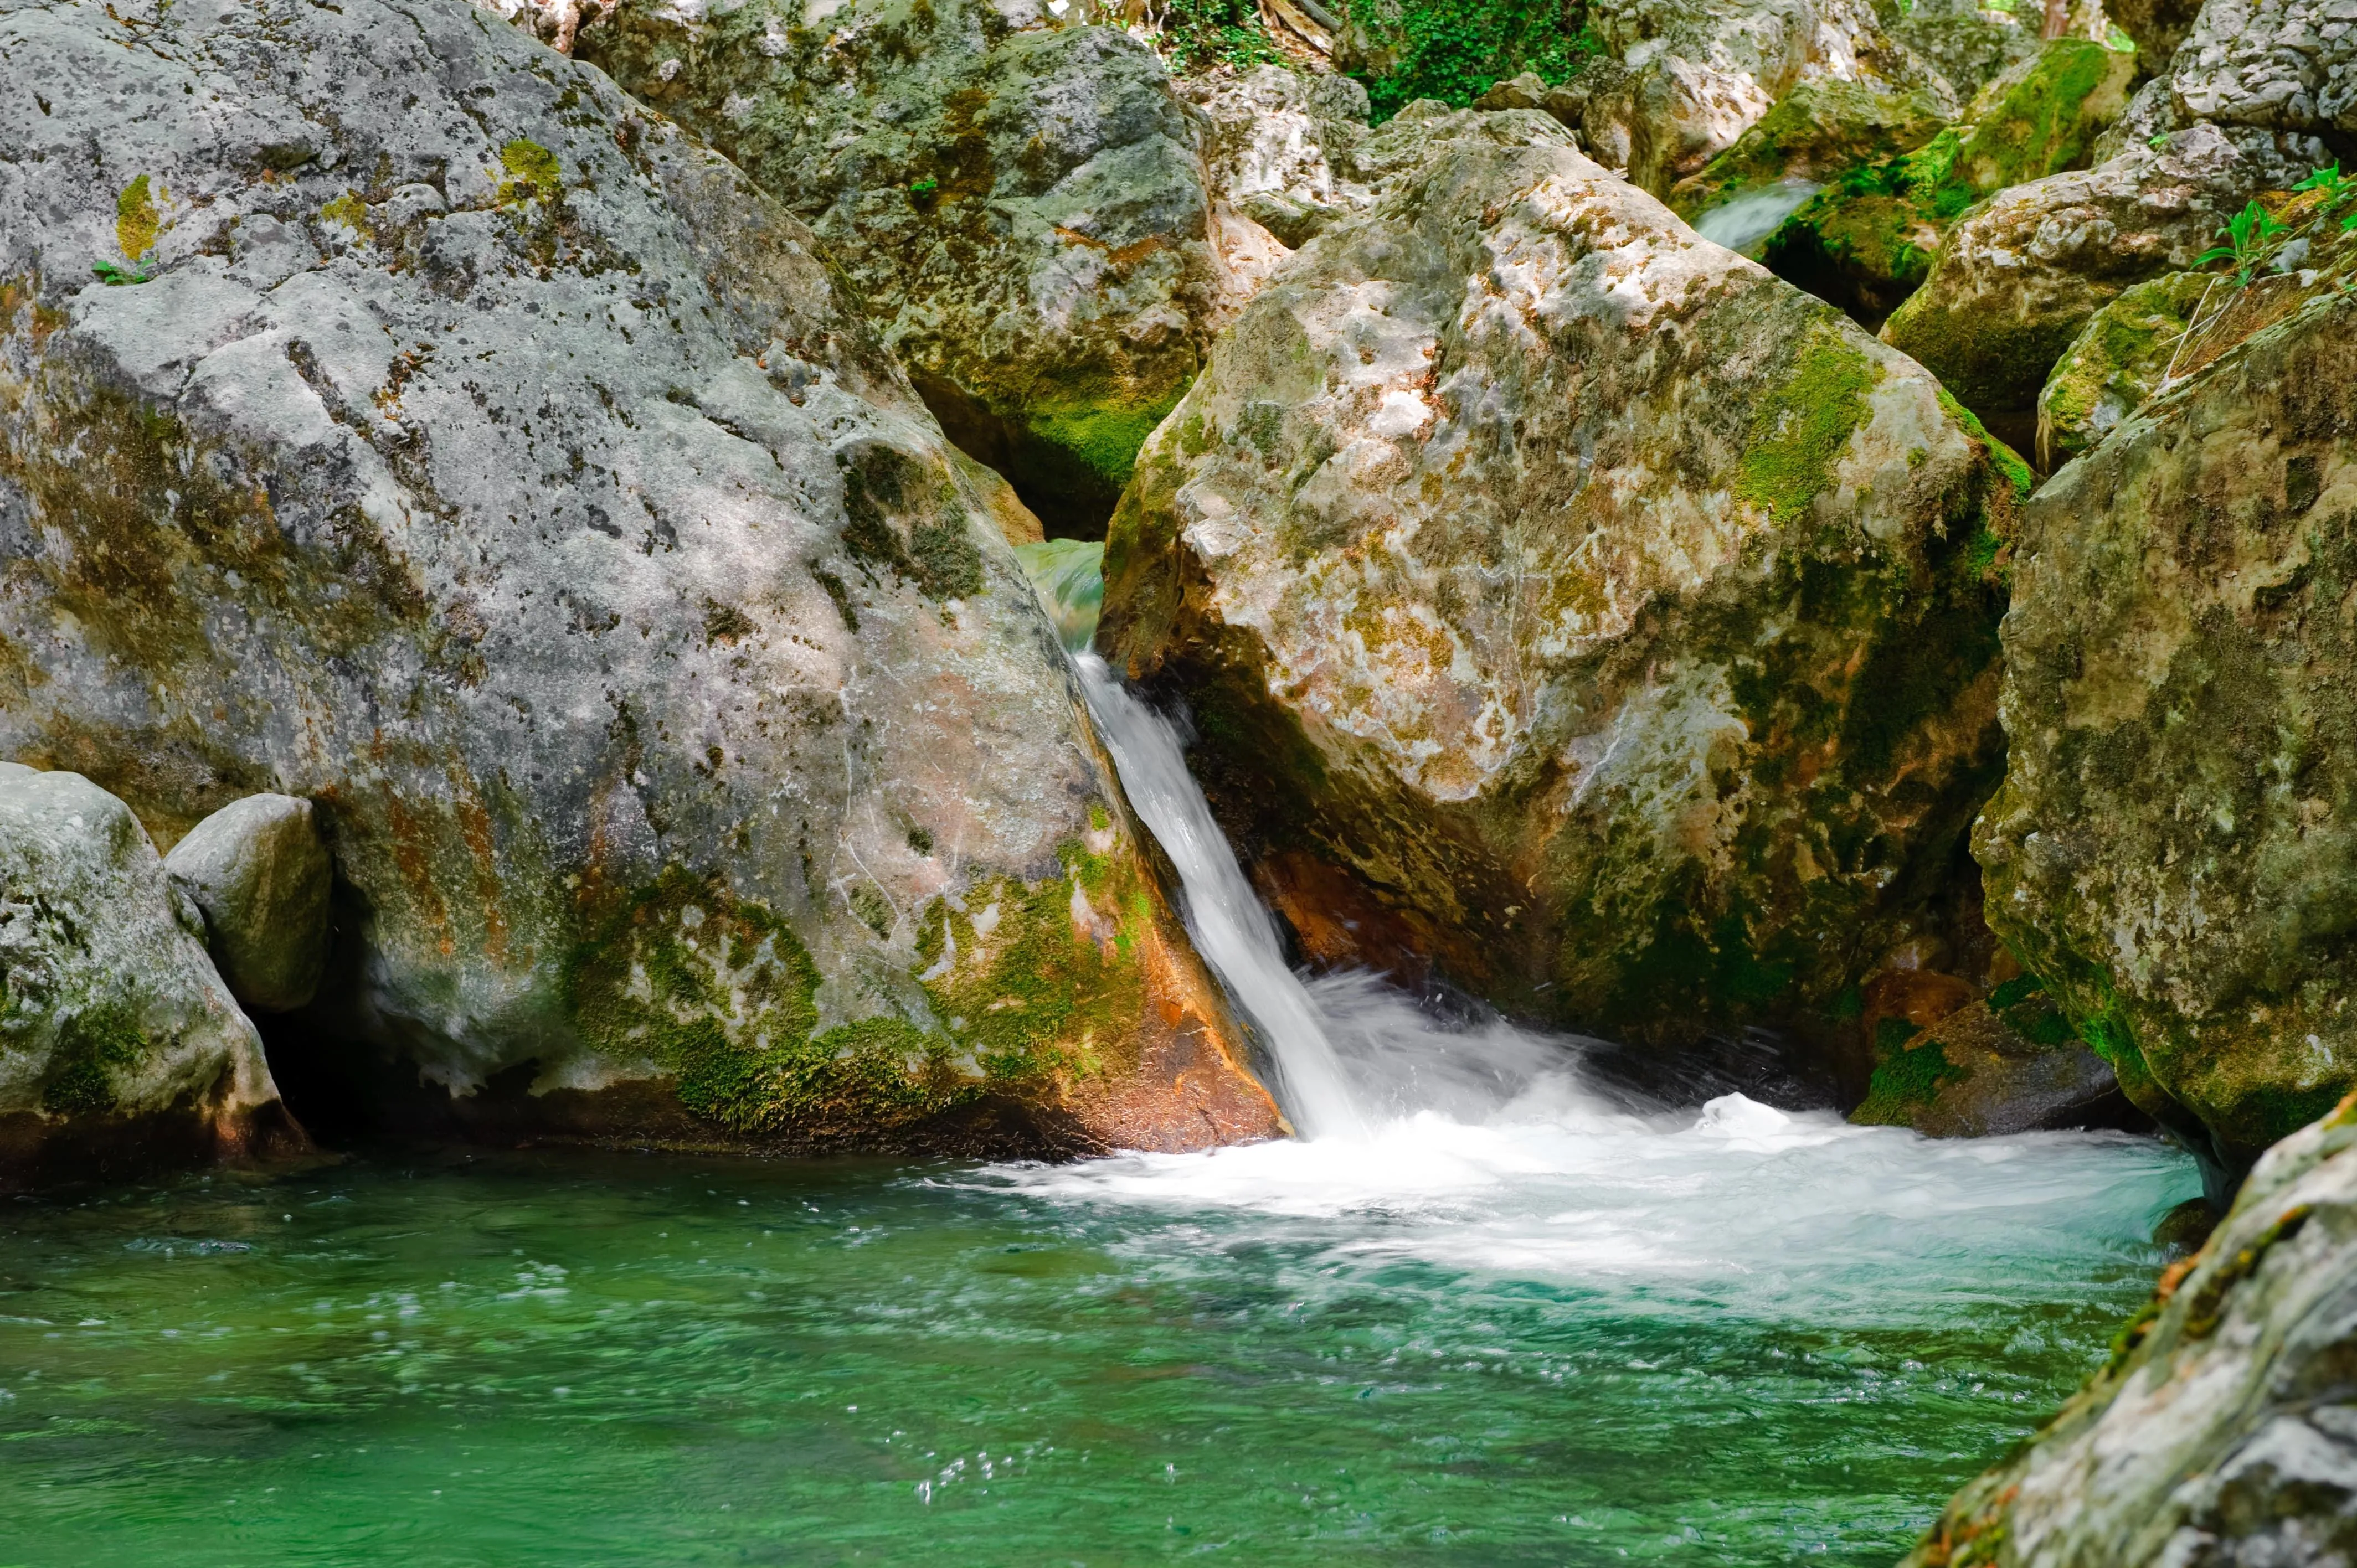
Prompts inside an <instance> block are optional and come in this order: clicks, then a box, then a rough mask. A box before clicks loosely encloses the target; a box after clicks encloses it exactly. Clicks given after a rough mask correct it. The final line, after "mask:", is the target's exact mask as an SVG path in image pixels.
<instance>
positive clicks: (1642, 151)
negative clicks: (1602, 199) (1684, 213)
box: [1580, 0, 1949, 197]
mask: <svg viewBox="0 0 2357 1568" xmlns="http://www.w3.org/2000/svg"><path fill="white" fill-rule="evenodd" d="M1587 27H1589V28H1590V29H1592V30H1593V32H1594V34H1595V35H1596V37H1597V38H1598V39H1599V40H1600V41H1601V42H1602V44H1603V45H1604V48H1605V50H1606V54H1607V58H1606V59H1604V60H1600V61H1598V62H1597V63H1596V64H1594V65H1591V66H1590V67H1589V68H1588V70H1587V71H1585V72H1583V73H1582V75H1583V77H1584V78H1585V79H1586V81H1584V83H1583V85H1585V86H1586V88H1587V105H1586V108H1585V109H1584V111H1583V113H1582V115H1581V122H1580V123H1581V126H1582V128H1583V130H1584V131H1585V133H1586V134H1587V147H1588V150H1589V151H1590V152H1591V153H1593V154H1594V156H1596V157H1598V159H1600V160H1601V161H1602V162H1604V163H1605V164H1606V165H1607V166H1611V167H1616V168H1625V169H1626V170H1627V171H1628V176H1629V178H1630V180H1631V182H1632V183H1634V184H1636V185H1638V186H1641V187H1642V188H1644V189H1646V190H1648V191H1651V192H1652V193H1653V194H1654V195H1656V196H1663V197H1666V196H1667V195H1668V194H1669V192H1670V189H1671V188H1672V187H1673V186H1674V185H1675V184H1676V183H1677V182H1678V181H1679V180H1680V179H1682V178H1684V177H1686V176H1688V175H1692V174H1695V173H1696V172H1698V171H1699V170H1701V168H1702V167H1703V166H1704V165H1706V164H1707V163H1708V162H1709V161H1710V160H1711V158H1712V157H1714V156H1717V154H1718V153H1719V152H1721V151H1723V150H1724V149H1726V148H1727V147H1728V146H1730V145H1733V144H1734V142H1735V141H1736V139H1737V138H1738V137H1739V136H1741V135H1742V134H1743V133H1744V132H1745V131H1747V130H1749V128H1750V127H1751V126H1752V125H1753V124H1757V123H1758V122H1759V121H1760V119H1761V118H1762V117H1763V116H1764V115H1766V114H1767V113H1768V111H1769V109H1770V107H1771V106H1772V105H1773V104H1774V103H1775V102H1776V101H1777V100H1778V99H1780V98H1782V97H1783V96H1784V95H1785V94H1786V93H1787V92H1789V91H1792V89H1793V88H1795V87H1797V86H1799V85H1800V84H1801V83H1802V82H1803V81H1880V82H1882V83H1884V84H1886V85H1887V86H1889V87H1891V88H1896V89H1905V88H1910V87H1925V88H1932V89H1934V90H1935V91H1939V92H1941V93H1943V94H1944V93H1945V92H1947V91H1949V90H1948V88H1947V86H1946V84H1945V83H1944V82H1943V81H1940V80H1939V79H1938V77H1937V75H1936V73H1934V72H1932V71H1931V70H1928V69H1927V68H1925V67H1924V66H1923V64H1922V62H1921V60H1919V59H1916V58H1915V57H1914V56H1913V55H1912V54H1911V53H1910V52H1909V51H1907V50H1906V49H1904V48H1901V47H1900V46H1899V45H1898V44H1896V43H1895V42H1893V40H1892V39H1891V38H1889V35H1888V34H1886V33H1885V32H1884V31H1883V30H1882V27H1881V23H1880V22H1879V20H1878V17H1877V16H1876V14H1875V10H1874V7H1873V6H1872V5H1868V4H1867V3H1866V0H1701V3H1699V4H1697V3H1694V0H1596V3H1595V4H1591V5H1588V7H1587Z"/></svg>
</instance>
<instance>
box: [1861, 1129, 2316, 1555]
mask: <svg viewBox="0 0 2357 1568" xmlns="http://www.w3.org/2000/svg"><path fill="white" fill-rule="evenodd" d="M2352 1238H2357V1113H2352V1107H2351V1106H2350V1105H2348V1104H2346V1103H2344V1104H2343V1105H2341V1107H2340V1108H2339V1109H2337V1110H2336V1111H2334V1112H2333V1113H2332V1114H2330V1116H2328V1117H2326V1118H2325V1119H2324V1120H2323V1121H2322V1122H2319V1123H2318V1124H2316V1125H2314V1126H2311V1127H2309V1128H2306V1129H2305V1130H2303V1131H2301V1132H2298V1133H2295V1134H2294V1135H2292V1136H2291V1137H2288V1138H2287V1139H2285V1140H2284V1142H2283V1143H2281V1144H2277V1145H2276V1147H2274V1148H2272V1149H2270V1150H2268V1151H2267V1154H2266V1158H2265V1159H2263V1160H2262V1161H2260V1162H2259V1165H2258V1167H2257V1168H2256V1169H2255V1170H2254V1171H2253V1172H2252V1173H2251V1176H2250V1179H2249V1180H2248V1181H2247V1182H2245V1183H2244V1185H2243V1188H2242V1191H2241V1192H2240V1193H2239V1194H2238V1195H2237V1196H2236V1197H2235V1198H2234V1202H2233V1210H2232V1211H2231V1212H2230V1213H2229V1214H2228V1215H2227V1216H2226V1218H2225V1219H2223V1220H2222V1221H2220V1222H2219V1225H2218V1228H2217V1230H2214V1231H2213V1232H2212V1233H2211V1236H2210V1238H2209V1240H2207V1241H2206V1242H2205V1243H2204V1244H2203V1245H2202V1247H2201V1251H2200V1252H2198V1253H2196V1254H2195V1255H2194V1256H2192V1257H2190V1258H2187V1259H2184V1260H2181V1261H2179V1262H2175V1263H2172V1264H2170V1265H2169V1268H2168V1269H2167V1270H2166V1271H2165V1272H2164V1273H2162V1274H2161V1276H2160V1283H2159V1285H2158V1288H2157V1289H2156V1290H2155V1291H2154V1293H2153V1296H2152V1299H2151V1301H2150V1302H2149V1303H2147V1305H2145V1306H2144V1307H2143V1308H2142V1309H2141V1310H2140V1311H2138V1312H2137V1313H2136V1316H2134V1317H2132V1318H2131V1319H2130V1320H2129V1321H2128V1323H2127V1324H2126V1326H2124V1327H2123V1328H2122V1330H2121V1332H2120V1335H2119V1337H2118V1339H2117V1340H2116V1341H2115V1345H2114V1348H2113V1355H2112V1359H2111V1361H2110V1363H2109V1364H2108V1365H2107V1366H2105V1367H2104V1369H2103V1370H2102V1371H2100V1372H2098V1373H2096V1374H2095V1376H2094V1377H2093V1378H2092V1379H2090V1380H2088V1382H2087V1385H2086V1387H2085V1388H2084V1389H2083V1390H2082V1391H2080V1392H2079V1393H2078V1394H2077V1395H2076V1396H2075V1397H2074V1398H2072V1401H2071V1402H2069V1403H2068V1404H2066V1405H2064V1406H2063V1408H2062V1411H2061V1413H2060V1414H2058V1415H2057V1416H2055V1417H2054V1419H2053V1420H2052V1421H2050V1422H2049V1423H2047V1424H2046V1425H2045V1427H2044V1428H2043V1429H2042V1430H2040V1432H2039V1433H2038V1434H2037V1435H2036V1436H2034V1437H2032V1438H2031V1439H2030V1440H2029V1442H2028V1443H2026V1444H2022V1445H2021V1447H2020V1448H2019V1449H2018V1450H2017V1451H2016V1452H2015V1453H2014V1454H2013V1455H2011V1456H2010V1457H2009V1458H2007V1460H2006V1461H2005V1463H2003V1464H2002V1465H2000V1466H1997V1467H1996V1468H1995V1469H1993V1470H1991V1471H1989V1472H1988V1473H1987V1474H1986V1475H1985V1476H1983V1477H1980V1478H1979V1479H1977V1480H1975V1481H1974V1482H1973V1483H1972V1484H1971V1485H1969V1486H1967V1487H1964V1489H1963V1490H1962V1491H1960V1492H1958V1493H1957V1494H1956V1497H1955V1499H1954V1500H1953V1501H1952V1502H1951V1503H1949V1505H1948V1507H1947V1509H1946V1510H1945V1511H1944V1512H1943V1514H1942V1515H1941V1517H1940V1519H1939V1520H1938V1521H1937V1522H1936V1523H1934V1524H1933V1525H1932V1529H1931V1530H1930V1531H1929V1532H1928V1533H1927V1534H1926V1535H1925V1537H1924V1539H1923V1541H1922V1543H1921V1545H1919V1546H1918V1547H1917V1548H1916V1549H1915V1551H1914V1552H1912V1553H1910V1555H1909V1556H1908V1558H1907V1561H1906V1568H1968V1565H1971V1568H2026V1565H2028V1564H2031V1563H2072V1564H2074V1565H2077V1568H2141V1565H2143V1564H2147V1563H2188V1564H2192V1563H2201V1564H2210V1563H2216V1564H2227V1563H2333V1562H2340V1561H2345V1560H2347V1559H2348V1557H2349V1556H2350V1554H2351V1553H2352V1552H2357V1525H2352V1518H2357V1435H2352V1431H2351V1422H2350V1406H2349V1396H2348V1370H2347V1369H2348V1366H2349V1361H2350V1358H2351V1356H2352V1353H2357V1338H2352V1332H2351V1326H2350V1314H2349V1305H2350V1300H2351V1296H2352V1293H2357V1244H2352Z"/></svg>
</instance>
